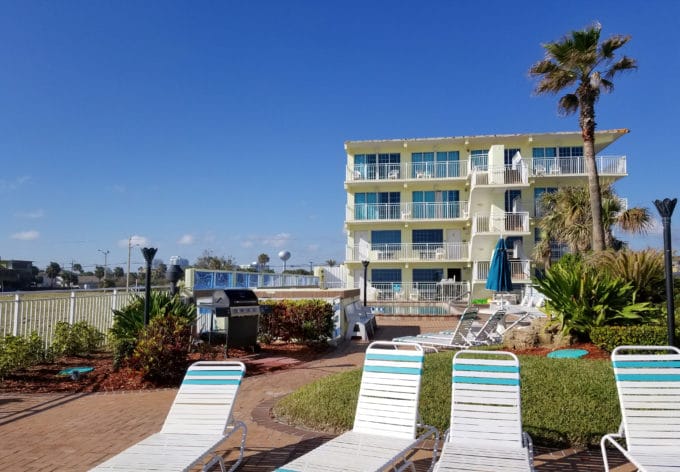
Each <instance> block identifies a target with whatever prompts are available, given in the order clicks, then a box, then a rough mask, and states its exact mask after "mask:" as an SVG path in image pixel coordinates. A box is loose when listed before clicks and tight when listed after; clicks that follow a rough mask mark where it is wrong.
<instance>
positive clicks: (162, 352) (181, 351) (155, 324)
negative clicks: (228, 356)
mask: <svg viewBox="0 0 680 472" xmlns="http://www.w3.org/2000/svg"><path fill="white" fill-rule="evenodd" d="M190 347H191V322H190V321H189V320H187V318H185V317H181V316H176V315H172V314H170V315H166V316H157V317H155V318H154V319H153V320H151V321H150V322H149V325H148V326H147V327H146V328H144V329H142V331H141V332H140V333H139V340H138V341H137V344H136V346H135V348H134V351H133V353H132V358H131V359H130V365H131V367H133V368H134V369H136V370H139V371H140V372H141V373H142V376H143V377H144V379H146V380H150V381H152V382H155V383H157V384H163V385H164V384H174V383H177V382H179V381H180V380H181V379H182V377H183V375H184V373H185V371H186V368H187V364H188V354H189V348H190Z"/></svg>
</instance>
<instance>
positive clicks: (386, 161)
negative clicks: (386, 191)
mask: <svg viewBox="0 0 680 472" xmlns="http://www.w3.org/2000/svg"><path fill="white" fill-rule="evenodd" d="M400 160H401V156H400V154H399V153H398V152H393V153H389V154H378V178H379V179H387V178H398V177H399V162H400ZM391 176H395V177H391Z"/></svg>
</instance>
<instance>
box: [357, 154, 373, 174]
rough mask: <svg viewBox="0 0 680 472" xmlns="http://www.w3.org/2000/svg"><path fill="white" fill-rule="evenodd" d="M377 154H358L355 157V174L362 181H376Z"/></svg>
mask: <svg viewBox="0 0 680 472" xmlns="http://www.w3.org/2000/svg"><path fill="white" fill-rule="evenodd" d="M376 162H377V161H376V156H375V154H356V155H355V156H354V173H355V175H356V176H357V177H358V178H360V179H375V164H376Z"/></svg>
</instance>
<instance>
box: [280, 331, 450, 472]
mask: <svg viewBox="0 0 680 472" xmlns="http://www.w3.org/2000/svg"><path fill="white" fill-rule="evenodd" d="M423 358H424V354H423V350H422V348H420V346H417V345H413V344H403V343H390V342H380V341H378V342H374V343H371V344H370V345H369V346H368V349H367V350H366V359H365V361H364V371H363V374H362V377H361V387H360V390H359V401H358V403H357V409H356V414H355V416H354V426H353V428H352V430H351V431H348V432H346V433H344V434H341V435H340V436H338V437H337V438H334V439H331V440H330V441H328V442H327V443H325V444H322V445H321V446H319V447H317V448H316V449H314V450H312V451H310V452H308V453H307V454H305V455H303V456H301V457H299V458H297V459H295V460H293V461H292V462H289V463H288V464H286V465H284V466H283V467H280V468H278V469H276V471H277V472H304V471H341V470H342V471H347V472H359V471H361V472H364V471H385V470H390V469H392V468H396V469H397V470H404V469H405V468H410V469H411V470H413V471H415V467H414V465H413V463H412V462H411V461H410V460H409V455H410V454H411V453H412V452H414V449H416V448H417V447H419V446H420V445H421V444H422V443H423V442H424V441H425V440H426V439H427V438H430V437H432V438H433V439H434V440H435V444H437V442H438V440H439V433H438V431H437V430H436V429H435V428H433V427H431V426H422V425H420V424H419V419H418V418H419V415H418V397H419V395H420V379H421V375H422V371H423ZM434 455H436V450H435V451H434ZM434 455H433V460H434Z"/></svg>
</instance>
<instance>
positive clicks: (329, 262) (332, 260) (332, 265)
mask: <svg viewBox="0 0 680 472" xmlns="http://www.w3.org/2000/svg"><path fill="white" fill-rule="evenodd" d="M336 264H337V262H336V261H335V259H328V260H327V261H326V265H327V266H328V267H335V265H336Z"/></svg>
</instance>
